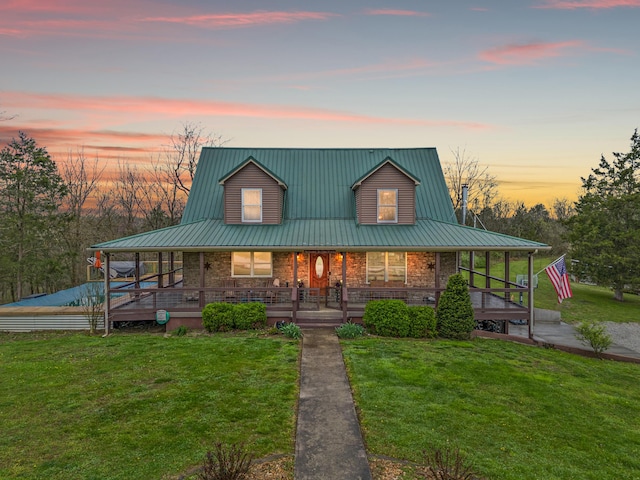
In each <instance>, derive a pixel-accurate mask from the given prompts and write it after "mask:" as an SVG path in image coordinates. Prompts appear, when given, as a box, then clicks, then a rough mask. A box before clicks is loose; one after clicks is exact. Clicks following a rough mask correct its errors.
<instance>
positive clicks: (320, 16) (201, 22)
mask: <svg viewBox="0 0 640 480" xmlns="http://www.w3.org/2000/svg"><path fill="white" fill-rule="evenodd" d="M336 16H338V15H337V14H335V13H327V12H304V11H294V12H269V11H257V12H251V13H220V14H210V15H192V16H186V17H185V16H172V17H146V18H143V19H142V20H141V21H143V22H162V23H179V24H184V25H191V26H196V27H203V28H221V27H249V26H257V25H272V24H283V23H284V24H287V23H297V22H302V21H306V20H328V19H329V18H331V17H336Z"/></svg>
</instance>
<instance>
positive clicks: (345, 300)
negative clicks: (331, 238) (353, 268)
mask: <svg viewBox="0 0 640 480" xmlns="http://www.w3.org/2000/svg"><path fill="white" fill-rule="evenodd" d="M340 300H341V301H342V302H341V303H342V305H341V307H342V323H347V303H348V301H349V296H348V294H347V252H342V292H340Z"/></svg>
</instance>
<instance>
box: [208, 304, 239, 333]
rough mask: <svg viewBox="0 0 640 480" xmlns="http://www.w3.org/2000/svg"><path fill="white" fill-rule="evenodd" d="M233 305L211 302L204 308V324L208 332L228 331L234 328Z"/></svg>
mask: <svg viewBox="0 0 640 480" xmlns="http://www.w3.org/2000/svg"><path fill="white" fill-rule="evenodd" d="M233 317H234V315H233V305H232V304H230V303H225V302H215V303H209V304H207V305H206V306H205V307H204V308H203V309H202V324H203V325H204V328H205V329H206V330H207V331H208V332H226V331H228V330H231V329H232V328H233Z"/></svg>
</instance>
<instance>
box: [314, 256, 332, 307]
mask: <svg viewBox="0 0 640 480" xmlns="http://www.w3.org/2000/svg"><path fill="white" fill-rule="evenodd" d="M309 260H310V268H309V270H310V272H309V276H310V277H311V278H310V281H309V287H311V288H319V289H320V296H321V297H326V296H327V285H328V283H327V282H328V281H329V280H328V278H329V277H328V275H329V254H328V253H311V256H310V258H309Z"/></svg>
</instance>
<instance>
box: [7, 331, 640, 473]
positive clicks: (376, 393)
mask: <svg viewBox="0 0 640 480" xmlns="http://www.w3.org/2000/svg"><path fill="white" fill-rule="evenodd" d="M343 348H344V354H345V359H346V363H347V365H348V370H349V374H350V377H351V379H352V386H353V389H354V391H355V399H356V402H357V404H358V410H359V413H360V415H361V420H362V428H363V432H364V435H365V442H366V445H367V448H368V450H369V453H370V454H373V455H387V456H391V457H394V458H399V459H404V460H410V461H419V460H420V457H421V452H422V450H423V449H426V448H428V447H429V446H438V447H442V446H444V445H447V444H449V445H455V446H458V447H460V448H461V449H462V451H463V452H464V453H465V454H466V455H467V456H468V457H469V458H470V459H471V460H472V461H473V464H474V465H475V466H476V468H477V469H478V470H479V471H480V472H481V473H483V474H484V475H486V476H487V478H491V479H519V480H521V479H534V478H535V479H537V478H539V479H549V478H554V479H569V478H580V479H590V478H593V479H598V480H601V479H609V478H610V479H616V480H618V479H631V478H638V476H639V475H640V422H639V420H638V415H637V412H638V411H640V389H638V386H637V378H638V373H639V371H638V365H631V364H622V363H614V362H608V361H597V360H593V359H585V358H582V357H578V356H573V355H569V354H565V353H562V352H558V351H554V350H546V349H541V348H533V347H528V346H522V345H516V344H510V343H504V342H500V341H495V340H480V339H477V340H475V341H473V342H450V341H441V340H438V341H416V340H389V339H375V338H368V339H362V340H356V341H345V342H343ZM298 349H299V345H298V343H295V342H290V341H286V340H284V339H283V337H271V336H265V335H258V334H238V335H228V334H220V335H213V336H210V335H189V336H186V337H164V336H162V335H157V334H148V333H138V334H134V335H125V334H121V333H118V334H115V335H113V336H111V337H108V338H100V337H89V336H86V335H82V334H60V333H51V334H1V335H0V384H2V386H3V388H2V389H0V406H1V407H2V408H0V424H1V425H2V435H1V436H0V478H3V479H4V478H7V479H17V478H21V479H39V478H48V479H63V478H64V479H85V478H100V479H125V478H126V479H129V478H137V479H160V478H165V479H175V478H178V477H179V476H180V475H181V474H184V473H187V472H189V471H191V470H192V468H193V467H194V466H197V465H198V464H200V462H201V460H202V458H203V456H204V453H205V452H206V450H207V449H209V448H211V446H212V445H213V443H214V442H216V441H222V442H225V443H232V442H245V443H246V444H247V445H248V446H249V447H250V449H251V450H252V451H253V452H254V453H255V454H256V456H258V457H264V456H267V455H272V454H277V453H285V454H289V455H291V454H292V453H293V448H294V444H293V441H294V440H293V436H294V431H295V423H294V422H295V406H296V401H297V375H298V363H297V360H298ZM6 386H9V388H5V387H6ZM407 478H411V477H410V476H409V477H407Z"/></svg>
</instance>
